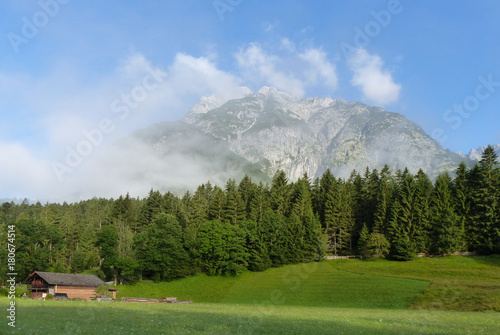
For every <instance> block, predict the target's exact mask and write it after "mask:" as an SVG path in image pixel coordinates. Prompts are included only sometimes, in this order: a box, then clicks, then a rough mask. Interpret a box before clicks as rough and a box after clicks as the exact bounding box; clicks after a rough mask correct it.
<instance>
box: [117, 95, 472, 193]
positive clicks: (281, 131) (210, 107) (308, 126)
mask: <svg viewBox="0 0 500 335" xmlns="http://www.w3.org/2000/svg"><path fill="white" fill-rule="evenodd" d="M121 146H122V147H124V148H129V149H130V150H137V146H141V147H142V148H143V149H141V150H146V151H151V150H152V151H153V152H154V155H155V156H156V157H155V161H156V164H155V165H154V166H155V170H154V171H153V172H148V171H147V165H145V166H144V167H143V169H144V170H142V173H143V174H144V176H145V178H147V179H148V180H150V182H151V181H152V180H153V179H158V178H159V179H158V180H161V178H162V177H161V176H163V180H162V182H161V183H160V184H161V186H160V187H162V186H170V187H180V188H183V187H188V186H195V185H191V184H193V182H194V181H195V180H196V182H198V184H199V182H203V181H207V180H210V181H211V182H213V183H217V184H221V183H222V184H223V183H225V181H226V180H227V179H228V178H236V179H240V178H241V177H242V176H244V175H245V174H248V175H249V176H251V177H252V178H254V179H256V180H263V181H269V180H270V178H271V177H272V176H273V175H274V173H275V172H276V171H277V170H279V169H282V170H284V171H285V173H286V174H287V176H288V178H289V179H291V180H295V179H297V178H299V177H301V176H302V175H303V174H304V173H307V174H308V175H309V176H310V177H316V176H320V175H321V174H322V173H323V172H324V171H325V170H326V169H328V168H329V169H330V170H331V171H332V172H333V173H334V175H335V176H336V177H341V178H347V177H348V176H349V174H350V173H351V171H352V170H353V169H356V170H357V171H361V172H362V171H364V169H365V168H366V167H367V166H368V167H369V168H370V169H380V168H382V167H383V166H384V164H387V165H388V166H389V167H390V168H392V169H393V170H396V169H404V168H405V167H407V168H408V169H409V170H410V171H411V172H416V171H418V169H422V170H423V171H425V172H426V173H427V174H429V176H430V177H435V176H437V174H438V173H440V172H443V171H449V172H453V171H454V170H455V168H456V167H457V166H458V164H459V163H460V162H461V161H462V160H466V161H468V158H467V157H463V156H461V155H459V154H456V153H452V152H450V151H449V150H446V149H444V148H443V147H442V146H441V145H440V144H439V143H437V142H436V141H435V140H433V139H432V138H431V137H430V136H428V135H427V134H426V133H425V132H424V131H423V130H422V128H421V127H419V126H418V125H417V124H415V123H414V122H411V121H409V120H407V119H406V118H405V117H404V116H402V115H400V114H398V113H391V112H388V111H385V110H384V109H382V108H378V107H370V106H367V105H364V104H362V103H358V102H347V101H344V100H342V99H335V100H333V99H331V98H324V99H319V98H306V99H301V98H298V97H295V96H292V95H289V94H287V93H284V92H279V91H277V90H276V89H275V88H272V87H263V88H262V89H260V90H259V91H258V92H256V93H253V92H251V91H250V90H248V89H246V90H245V96H244V97H243V98H239V99H232V100H229V101H225V100H223V99H220V98H217V97H204V98H202V99H201V100H200V102H199V103H198V104H197V105H195V106H194V107H193V108H192V109H191V110H190V112H189V113H188V114H187V115H186V116H185V117H184V118H183V119H182V120H180V121H175V122H164V123H160V124H157V125H154V126H152V127H149V128H146V129H142V130H140V131H137V132H135V133H134V134H133V135H132V136H131V137H129V138H128V139H127V141H125V142H122V143H121ZM134 148H136V149H134ZM126 155H127V153H126V152H124V155H122V158H123V157H126ZM469 163H470V161H469ZM157 173H160V174H159V175H158V178H156V177H152V176H154V175H155V174H157ZM136 177H137V176H136ZM151 184H152V185H157V186H159V185H158V182H156V183H151Z"/></svg>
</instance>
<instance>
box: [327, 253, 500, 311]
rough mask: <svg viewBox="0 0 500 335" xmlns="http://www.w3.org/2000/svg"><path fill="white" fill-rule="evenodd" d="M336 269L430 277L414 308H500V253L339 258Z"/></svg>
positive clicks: (475, 309) (420, 277) (422, 277)
mask: <svg viewBox="0 0 500 335" xmlns="http://www.w3.org/2000/svg"><path fill="white" fill-rule="evenodd" d="M334 266H335V268H337V269H338V270H341V271H349V272H353V273H358V274H361V273H369V274H372V275H381V276H393V277H400V278H415V279H424V280H430V281H431V285H430V287H429V288H428V289H427V290H426V291H425V292H424V293H423V294H421V295H419V296H418V297H417V298H416V300H415V302H414V304H413V305H412V306H411V308H413V309H440V310H443V309H444V310H460V311H481V310H492V311H500V255H492V256H475V257H462V256H451V257H444V258H419V259H416V260H414V261H411V262H390V261H386V260H374V261H372V260H370V261H361V260H349V261H337V262H336V263H335V265H334Z"/></svg>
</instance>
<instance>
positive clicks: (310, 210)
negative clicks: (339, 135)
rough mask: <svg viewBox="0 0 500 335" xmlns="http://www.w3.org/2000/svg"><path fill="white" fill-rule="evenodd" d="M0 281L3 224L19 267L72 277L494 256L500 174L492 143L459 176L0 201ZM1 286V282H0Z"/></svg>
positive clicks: (24, 272) (277, 180)
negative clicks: (357, 258)
mask: <svg viewBox="0 0 500 335" xmlns="http://www.w3.org/2000/svg"><path fill="white" fill-rule="evenodd" d="M0 222H1V227H0V228H1V229H0V248H1V250H0V256H1V257H0V265H1V266H0V277H1V278H4V277H6V273H7V270H6V269H7V266H6V264H7V250H8V249H7V245H6V244H7V240H8V239H7V230H8V228H7V227H8V226H11V225H14V226H15V230H16V239H15V243H14V244H15V246H16V249H17V251H16V271H17V273H18V274H19V275H20V277H23V279H24V277H26V276H28V275H29V274H30V273H31V272H33V271H35V270H38V271H53V272H71V273H79V272H82V271H84V270H86V269H93V268H94V269H95V268H98V269H99V272H100V275H101V276H102V277H103V278H104V277H105V278H106V279H107V280H111V279H117V280H118V281H119V282H123V281H136V280H139V279H145V278H148V279H154V280H157V281H160V280H173V279H176V278H180V277H184V276H189V275H192V274H195V273H199V272H205V273H208V274H210V275H226V274H229V275H236V274H239V273H241V272H242V271H244V270H245V269H248V270H251V271H263V270H265V269H267V268H270V267H278V266H282V265H285V264H291V263H300V262H308V261H318V260H321V259H323V257H324V256H325V255H326V254H327V253H332V254H337V255H349V254H361V255H363V256H365V257H389V258H392V259H395V260H410V259H412V258H413V257H415V256H416V255H417V254H419V253H425V254H431V255H444V254H449V253H453V252H457V251H476V252H480V253H497V252H500V169H499V167H498V157H497V155H496V154H495V151H494V149H493V148H492V147H491V146H488V147H487V149H486V150H485V151H484V153H483V155H482V159H481V160H480V161H479V162H478V163H477V164H476V165H475V166H473V167H471V168H469V167H467V166H466V164H465V163H461V164H460V165H459V166H458V168H457V170H456V172H455V173H454V176H453V177H452V176H450V175H449V174H447V173H443V174H440V175H439V176H438V177H437V179H436V180H435V181H434V182H432V181H431V180H430V179H429V177H428V176H427V175H426V174H425V173H424V172H423V171H422V170H420V171H418V172H417V173H415V174H412V173H410V172H409V171H408V170H407V169H405V170H403V171H401V170H397V171H395V172H393V171H391V170H390V169H389V168H388V167H387V166H385V167H384V168H383V169H381V170H380V171H378V170H376V169H374V170H371V171H370V170H369V169H368V168H367V169H366V171H365V172H364V173H363V174H360V173H358V172H357V171H353V172H352V173H351V175H350V177H349V178H348V179H340V178H335V177H334V176H333V175H332V173H331V172H330V171H329V170H327V171H326V172H325V173H324V174H323V175H322V176H321V177H319V178H316V179H315V180H311V179H310V178H309V177H308V176H307V175H306V174H305V175H304V176H303V177H302V178H300V179H298V180H297V181H295V182H290V181H289V180H288V179H287V178H286V175H285V173H284V172H283V171H278V172H277V173H276V174H275V175H274V177H273V180H272V183H271V184H270V185H268V184H263V183H262V182H260V183H255V182H253V181H252V180H251V178H249V177H248V176H246V177H244V178H243V179H242V180H241V181H240V182H239V183H237V182H236V181H235V180H234V179H230V180H228V181H227V183H226V185H225V187H224V188H222V187H219V186H216V185H212V184H211V183H210V182H207V183H206V184H203V185H200V186H199V187H198V188H197V190H196V191H195V192H194V193H191V192H186V193H185V194H184V195H183V196H182V197H178V196H175V195H174V194H172V193H170V192H167V193H163V194H162V193H160V192H159V191H155V190H151V191H150V192H149V195H148V196H147V197H145V198H143V199H139V198H132V197H130V196H129V195H128V194H127V195H125V196H120V197H119V198H118V199H97V198H94V199H91V200H86V201H81V202H78V203H72V204H68V203H63V204H58V203H47V204H45V205H41V204H40V203H36V204H31V205H30V204H28V203H27V202H24V203H22V204H19V205H16V204H14V203H4V204H2V205H1V206H0ZM2 281H3V280H2Z"/></svg>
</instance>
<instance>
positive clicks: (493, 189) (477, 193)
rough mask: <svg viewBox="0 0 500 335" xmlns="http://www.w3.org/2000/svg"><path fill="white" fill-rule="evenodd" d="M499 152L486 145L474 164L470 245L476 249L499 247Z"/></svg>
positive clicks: (497, 248) (486, 250) (483, 249)
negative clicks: (478, 159)
mask: <svg viewBox="0 0 500 335" xmlns="http://www.w3.org/2000/svg"><path fill="white" fill-rule="evenodd" d="M497 158H498V156H497V154H496V153H495V150H494V149H493V147H492V146H488V147H487V148H486V149H485V150H484V151H483V155H482V157H481V160H480V161H479V163H478V164H477V166H476V168H475V171H474V172H476V173H475V177H476V178H475V180H472V184H473V187H472V207H471V212H472V216H471V227H470V233H471V234H472V236H471V239H472V241H471V242H472V246H473V247H474V248H475V249H476V250H479V251H484V252H495V251H500V198H499V189H500V170H499V168H498V160H497Z"/></svg>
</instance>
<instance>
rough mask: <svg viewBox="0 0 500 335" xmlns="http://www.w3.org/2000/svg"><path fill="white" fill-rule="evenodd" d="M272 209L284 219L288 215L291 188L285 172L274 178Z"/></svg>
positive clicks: (277, 174) (280, 172)
mask: <svg viewBox="0 0 500 335" xmlns="http://www.w3.org/2000/svg"><path fill="white" fill-rule="evenodd" d="M270 200H271V209H272V210H273V211H274V212H275V213H276V214H278V215H280V216H281V217H282V218H285V217H286V216H287V215H288V208H289V202H290V187H289V185H288V179H287V178H286V175H285V172H283V171H281V170H280V171H278V172H276V174H275V175H274V177H273V183H272V185H271V192H270Z"/></svg>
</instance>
